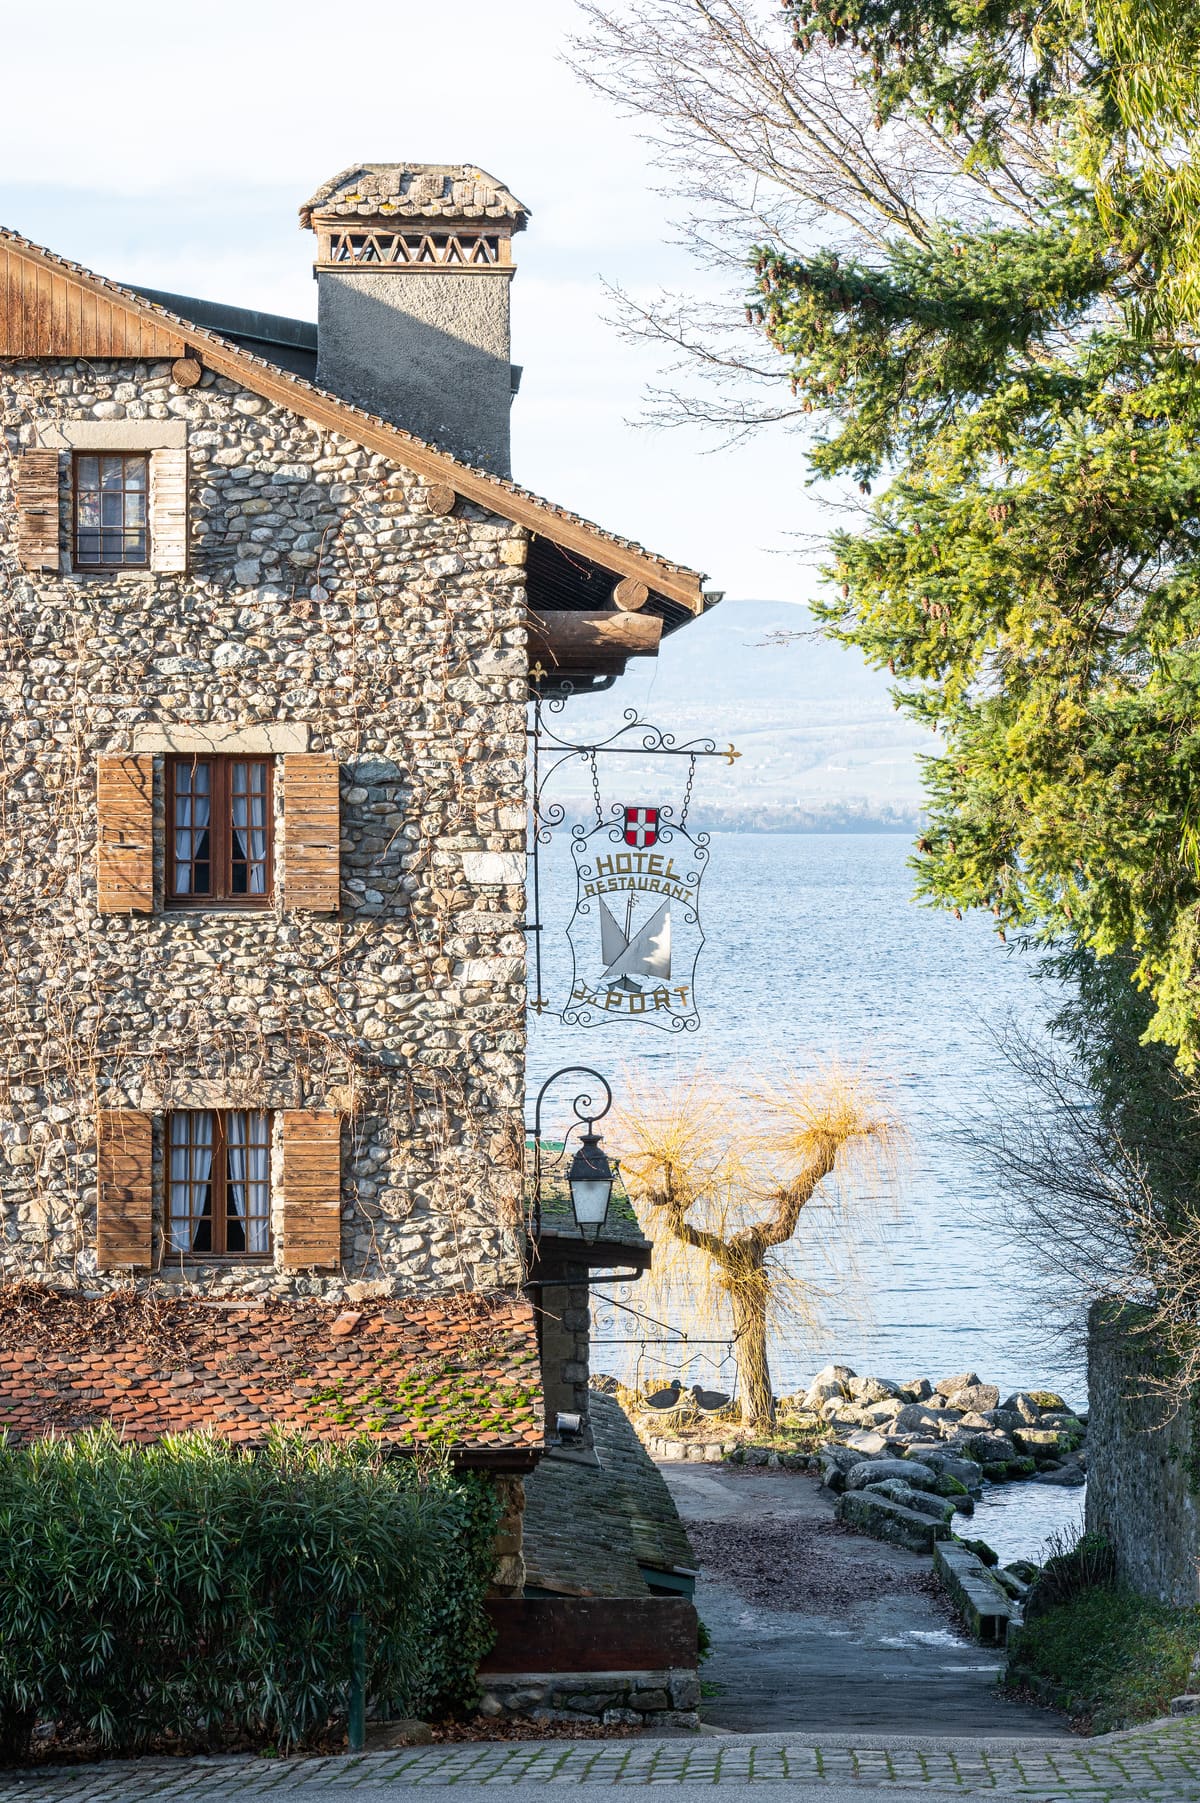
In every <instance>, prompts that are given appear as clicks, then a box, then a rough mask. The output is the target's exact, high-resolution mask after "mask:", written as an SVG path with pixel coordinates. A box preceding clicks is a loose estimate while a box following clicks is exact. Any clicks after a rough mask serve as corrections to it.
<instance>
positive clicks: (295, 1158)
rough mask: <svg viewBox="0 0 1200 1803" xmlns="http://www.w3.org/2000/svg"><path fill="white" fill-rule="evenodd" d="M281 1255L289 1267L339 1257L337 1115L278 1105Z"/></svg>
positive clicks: (322, 1264)
mask: <svg viewBox="0 0 1200 1803" xmlns="http://www.w3.org/2000/svg"><path fill="white" fill-rule="evenodd" d="M282 1259H283V1264H284V1267H285V1268H286V1269H287V1270H289V1271H297V1270H308V1269H311V1268H313V1267H316V1268H318V1269H321V1270H329V1269H331V1268H333V1267H336V1266H337V1265H340V1264H341V1262H342V1120H341V1116H340V1115H337V1114H318V1113H315V1112H312V1111H310V1110H308V1109H300V1108H289V1109H285V1110H284V1115H283V1246H282Z"/></svg>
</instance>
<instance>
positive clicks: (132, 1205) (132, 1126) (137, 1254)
mask: <svg viewBox="0 0 1200 1803" xmlns="http://www.w3.org/2000/svg"><path fill="white" fill-rule="evenodd" d="M152 1173H153V1132H152V1123H151V1119H150V1116H149V1115H148V1114H141V1113H139V1112H137V1111H136V1110H135V1109H132V1108H102V1109H101V1110H100V1113H99V1116H98V1118H97V1122H96V1263H97V1265H98V1267H99V1268H100V1270H101V1271H116V1270H124V1269H127V1268H129V1267H132V1268H133V1269H134V1270H138V1271H148V1270H149V1269H150V1267H151V1265H152V1263H153V1259H154V1210H153V1199H152V1198H153V1191H152Z"/></svg>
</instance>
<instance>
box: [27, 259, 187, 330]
mask: <svg viewBox="0 0 1200 1803" xmlns="http://www.w3.org/2000/svg"><path fill="white" fill-rule="evenodd" d="M185 348H186V345H185V341H184V339H183V338H182V337H181V336H180V334H179V333H178V332H177V331H176V330H174V329H173V328H172V327H170V326H168V325H166V324H165V323H164V322H162V321H160V320H157V319H155V317H154V315H153V313H151V312H150V309H149V308H147V309H146V310H145V311H144V312H143V311H142V310H141V309H140V308H138V307H136V306H132V305H130V304H128V303H126V302H124V301H121V300H120V299H118V298H117V297H116V296H109V295H103V294H96V293H94V292H92V291H91V290H90V289H88V288H87V287H86V286H85V285H84V284H83V283H82V282H80V281H78V280H76V279H75V278H73V277H72V276H71V275H70V274H68V272H67V271H65V270H62V271H59V270H56V269H51V268H48V267H47V266H46V265H44V264H41V263H38V262H35V261H33V260H32V259H31V258H29V257H28V256H25V255H24V254H22V253H21V252H19V251H18V250H16V249H15V247H13V246H12V245H8V244H5V243H4V242H3V241H2V240H0V356H3V357H154V358H165V357H178V356H181V355H182V353H183V351H184V350H185Z"/></svg>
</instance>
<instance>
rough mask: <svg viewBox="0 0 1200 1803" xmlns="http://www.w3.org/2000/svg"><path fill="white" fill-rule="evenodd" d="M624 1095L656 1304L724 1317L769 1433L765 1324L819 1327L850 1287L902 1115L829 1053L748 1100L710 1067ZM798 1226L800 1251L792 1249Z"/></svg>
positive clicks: (888, 1175) (624, 1127) (746, 1400)
mask: <svg viewBox="0 0 1200 1803" xmlns="http://www.w3.org/2000/svg"><path fill="white" fill-rule="evenodd" d="M626 1093H627V1097H628V1099H627V1100H626V1101H625V1103H624V1104H623V1106H622V1108H621V1111H620V1113H619V1115H618V1118H617V1121H616V1123H615V1128H614V1133H615V1139H616V1144H617V1145H618V1147H619V1151H620V1162H621V1172H622V1175H623V1177H624V1179H625V1184H626V1188H627V1189H628V1191H629V1195H630V1198H631V1200H632V1201H633V1203H634V1206H635V1208H636V1209H637V1211H638V1214H639V1217H640V1218H641V1220H642V1224H643V1227H644V1229H645V1231H646V1233H647V1235H648V1236H649V1237H650V1238H651V1239H652V1240H653V1242H654V1284H655V1291H656V1299H658V1298H660V1299H661V1300H662V1302H663V1304H664V1306H666V1307H668V1308H670V1307H673V1306H674V1307H676V1308H678V1305H679V1304H680V1303H682V1304H683V1306H684V1307H685V1308H686V1310H687V1312H688V1315H689V1320H690V1321H696V1320H697V1319H698V1320H699V1321H707V1322H709V1323H716V1322H718V1321H719V1322H722V1323H724V1324H727V1331H728V1332H729V1335H730V1338H731V1340H732V1343H733V1353H734V1359H735V1361H736V1364H737V1371H738V1379H739V1387H740V1393H741V1407H742V1419H743V1422H744V1423H745V1424H746V1425H747V1426H752V1427H754V1428H756V1429H769V1428H770V1426H771V1425H772V1423H773V1422H774V1418H775V1403H774V1396H773V1393H772V1384H771V1373H770V1366H769V1362H768V1354H767V1347H768V1338H769V1331H770V1326H771V1324H772V1322H774V1324H775V1325H776V1326H778V1327H788V1328H793V1327H795V1326H802V1327H810V1326H813V1325H815V1323H816V1321H817V1320H818V1318H819V1315H820V1310H821V1304H822V1302H823V1301H824V1299H825V1298H826V1297H827V1296H828V1295H829V1293H830V1292H831V1291H832V1290H833V1289H835V1288H837V1289H842V1288H844V1286H845V1284H846V1281H847V1275H848V1272H849V1270H850V1268H851V1267H852V1263H853V1246H854V1242H855V1240H856V1239H857V1238H859V1237H861V1234H862V1232H863V1229H864V1226H865V1225H866V1221H867V1218H868V1217H869V1213H870V1209H871V1206H872V1203H873V1202H874V1201H876V1200H877V1199H878V1196H879V1193H880V1190H881V1188H886V1187H887V1186H888V1185H889V1184H890V1183H891V1181H892V1179H893V1178H894V1176H895V1174H896V1170H897V1167H898V1162H899V1159H900V1156H901V1154H902V1151H903V1146H904V1136H903V1131H902V1128H901V1126H900V1124H899V1121H898V1119H897V1116H896V1114H895V1111H894V1110H893V1109H892V1107H891V1106H890V1104H889V1103H888V1102H887V1101H886V1100H885V1099H884V1098H883V1097H882V1096H881V1095H880V1093H879V1091H878V1089H877V1088H876V1086H875V1085H873V1084H872V1083H871V1082H870V1080H869V1079H868V1078H867V1076H866V1074H865V1073H864V1072H862V1071H859V1070H853V1069H850V1068H848V1067H846V1066H844V1065H840V1064H837V1063H834V1062H830V1063H827V1064H825V1065H824V1066H823V1067H822V1068H821V1069H819V1070H818V1071H816V1072H815V1073H813V1074H811V1075H805V1076H800V1075H791V1076H787V1077H784V1078H783V1079H781V1080H779V1081H777V1082H775V1083H773V1084H767V1083H765V1082H764V1083H762V1084H759V1085H758V1086H757V1087H755V1088H754V1089H753V1090H752V1091H751V1092H750V1093H749V1094H746V1095H741V1094H737V1093H735V1092H733V1091H731V1090H730V1088H729V1086H728V1085H727V1084H723V1083H721V1082H719V1081H718V1080H717V1079H715V1078H714V1077H712V1076H709V1075H707V1074H704V1073H701V1074H697V1075H693V1076H691V1077H689V1078H684V1079H681V1080H679V1081H677V1082H675V1083H673V1084H670V1085H667V1086H662V1087H657V1088H656V1087H654V1086H653V1085H651V1084H647V1083H644V1082H643V1083H640V1084H639V1082H638V1081H637V1080H636V1079H632V1080H631V1081H630V1082H629V1083H628V1085H627V1089H626ZM806 1211H808V1212H807V1213H806ZM802 1223H803V1226H804V1227H805V1228H807V1229H808V1231H807V1232H806V1233H804V1234H803V1237H802V1239H801V1241H800V1245H799V1251H800V1259H799V1261H797V1259H796V1258H795V1257H792V1258H785V1256H784V1255H783V1251H782V1249H783V1248H784V1247H785V1246H790V1245H791V1244H792V1243H793V1242H794V1241H795V1240H796V1238H797V1235H798V1233H800V1231H801V1228H802Z"/></svg>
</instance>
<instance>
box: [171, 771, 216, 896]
mask: <svg viewBox="0 0 1200 1803" xmlns="http://www.w3.org/2000/svg"><path fill="white" fill-rule="evenodd" d="M210 770H211V766H210V765H208V764H193V766H192V768H191V769H190V770H185V769H183V768H180V769H179V770H178V773H177V776H176V783H177V787H176V791H175V887H174V890H173V892H172V893H173V894H175V895H190V894H191V893H192V859H193V858H195V857H197V856H198V854H199V851H200V841H201V839H202V838H203V837H204V835H205V833H207V831H208V826H209V820H210V818H211V809H212V797H211V795H210V794H209V786H208V779H209V774H210Z"/></svg>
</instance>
